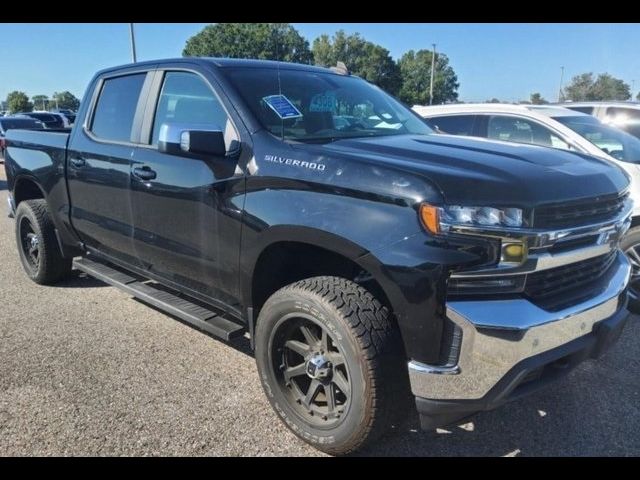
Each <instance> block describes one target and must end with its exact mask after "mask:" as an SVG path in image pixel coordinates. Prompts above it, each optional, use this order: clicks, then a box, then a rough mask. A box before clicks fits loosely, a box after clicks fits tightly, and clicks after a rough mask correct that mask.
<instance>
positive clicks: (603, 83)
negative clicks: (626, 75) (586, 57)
mask: <svg viewBox="0 0 640 480" xmlns="http://www.w3.org/2000/svg"><path fill="white" fill-rule="evenodd" d="M563 98H565V99H566V100H572V101H574V102H580V101H585V100H628V99H629V98H631V92H630V89H629V85H628V84H627V83H625V82H624V81H622V80H620V79H618V78H615V77H613V76H611V75H609V74H608V73H602V74H600V75H598V77H597V78H596V79H595V80H594V78H593V73H591V72H589V73H582V74H580V75H576V76H575V77H573V78H572V79H571V83H570V84H569V85H567V87H565V89H564V95H563Z"/></svg>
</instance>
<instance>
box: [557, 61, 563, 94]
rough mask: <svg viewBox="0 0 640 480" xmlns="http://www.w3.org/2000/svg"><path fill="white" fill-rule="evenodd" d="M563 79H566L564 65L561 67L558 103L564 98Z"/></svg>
mask: <svg viewBox="0 0 640 480" xmlns="http://www.w3.org/2000/svg"><path fill="white" fill-rule="evenodd" d="M562 80H564V66H563V67H560V88H559V89H558V103H560V102H561V101H562V100H563V98H562Z"/></svg>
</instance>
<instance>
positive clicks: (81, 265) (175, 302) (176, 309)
mask: <svg viewBox="0 0 640 480" xmlns="http://www.w3.org/2000/svg"><path fill="white" fill-rule="evenodd" d="M73 266H74V268H76V269H78V270H80V271H82V272H85V273H86V274H87V275H90V276H92V277H95V278H97V279H98V280H102V281H103V282H105V283H108V284H109V285H113V286H114V287H117V288H119V289H120V290H123V291H125V292H127V293H128V294H130V295H132V296H134V297H135V298H137V299H139V300H142V301H143V302H145V303H148V304H150V305H153V306H154V307H156V308H159V309H160V310H163V311H165V312H167V313H170V314H172V315H175V316H176V317H178V318H180V319H182V320H184V321H185V322H188V323H190V324H192V325H194V326H196V327H198V328H200V329H202V330H204V331H206V332H209V333H211V334H212V335H215V336H216V337H220V338H222V339H224V340H227V341H228V340H231V339H233V338H236V337H239V336H242V335H243V334H244V332H245V328H244V327H243V326H242V325H239V324H237V323H235V322H232V321H230V320H227V319H226V318H224V317H223V316H222V315H221V314H220V313H217V312H215V311H213V310H210V309H209V308H205V307H202V306H200V305H197V304H195V303H193V302H191V301H189V300H187V299H185V298H182V296H180V294H179V293H177V292H176V293H170V292H167V291H165V290H160V289H158V288H154V287H153V286H152V285H147V284H146V283H143V282H142V281H139V280H138V279H137V278H134V277H132V276H131V275H129V274H128V273H125V272H123V271H120V270H117V269H116V268H114V267H112V266H109V265H106V264H104V263H101V262H97V261H94V260H89V259H88V258H80V259H75V260H74V261H73Z"/></svg>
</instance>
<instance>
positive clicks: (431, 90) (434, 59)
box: [429, 43, 436, 105]
mask: <svg viewBox="0 0 640 480" xmlns="http://www.w3.org/2000/svg"><path fill="white" fill-rule="evenodd" d="M431 45H433V53H432V54H431V84H430V86H429V105H433V73H434V70H435V68H436V44H435V43H432V44H431Z"/></svg>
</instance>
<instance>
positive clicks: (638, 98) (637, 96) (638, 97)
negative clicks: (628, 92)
mask: <svg viewBox="0 0 640 480" xmlns="http://www.w3.org/2000/svg"><path fill="white" fill-rule="evenodd" d="M636 100H638V101H640V92H638V95H636Z"/></svg>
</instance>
